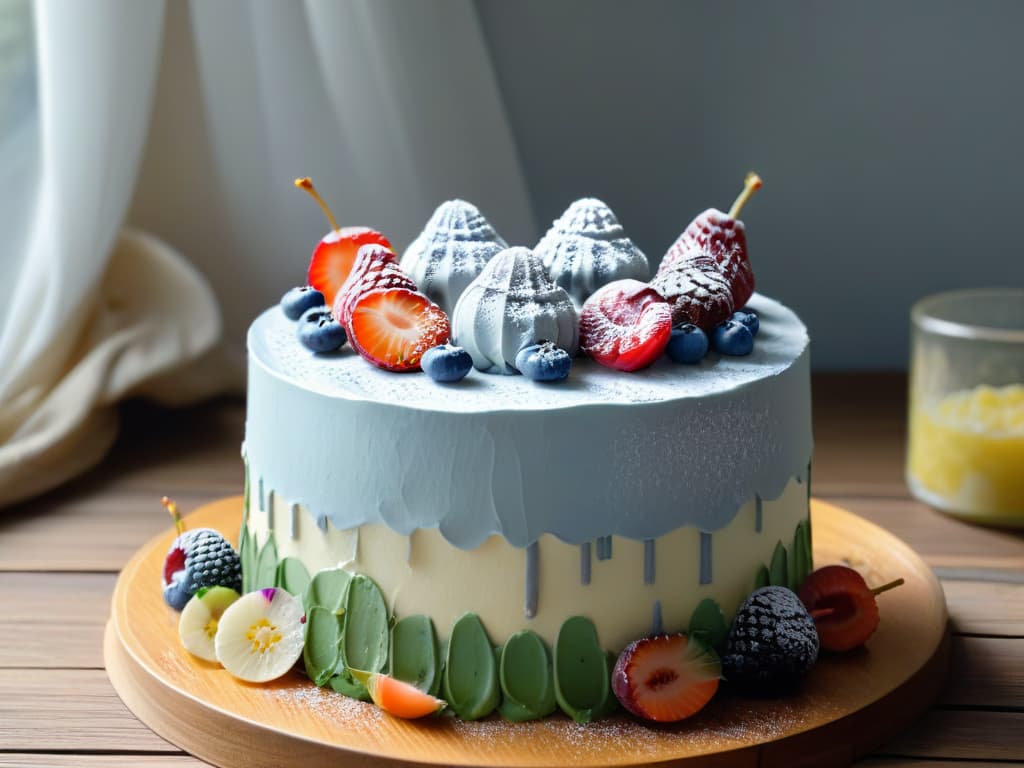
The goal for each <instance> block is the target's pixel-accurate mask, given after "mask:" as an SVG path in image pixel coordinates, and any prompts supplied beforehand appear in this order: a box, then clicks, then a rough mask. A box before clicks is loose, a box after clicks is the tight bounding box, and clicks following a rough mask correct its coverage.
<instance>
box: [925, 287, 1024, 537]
mask: <svg viewBox="0 0 1024 768" xmlns="http://www.w3.org/2000/svg"><path fill="white" fill-rule="evenodd" d="M911 326H912V329H911V330H912V338H911V362H910V404H909V439H908V444H907V484H908V485H909V486H910V491H911V493H913V494H914V496H915V497H917V498H918V499H920V500H921V501H923V502H925V503H926V504H929V505H931V506H933V507H935V508H937V509H940V510H942V511H943V512H948V513H950V514H953V515H957V516H959V517H963V518H965V519H967V520H970V521H972V522H977V523H984V524H991V525H1003V526H1013V527H1024V289H1022V288H983V289H974V290H964V291H952V292H949V293H940V294H936V295H934V296H929V297H927V298H924V299H922V300H920V301H919V302H917V304H915V305H914V307H913V309H912V310H911Z"/></svg>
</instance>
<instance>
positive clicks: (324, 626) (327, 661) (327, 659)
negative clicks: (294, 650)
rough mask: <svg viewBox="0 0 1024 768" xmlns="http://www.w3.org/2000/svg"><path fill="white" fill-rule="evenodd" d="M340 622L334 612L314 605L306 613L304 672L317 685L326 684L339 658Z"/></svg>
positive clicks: (303, 654) (303, 652) (303, 655)
mask: <svg viewBox="0 0 1024 768" xmlns="http://www.w3.org/2000/svg"><path fill="white" fill-rule="evenodd" d="M340 642H341V622H340V621H339V620H338V616H337V614H335V613H332V612H331V611H329V610H327V609H326V608H321V607H320V606H314V607H313V609H312V610H311V611H309V613H307V614H306V646H305V648H303V651H302V659H303V662H304V663H305V665H306V674H307V675H308V676H309V679H310V680H312V681H313V682H314V683H316V684H317V685H326V684H327V682H328V681H329V680H330V679H331V677H333V675H334V672H335V670H337V668H338V662H339V661H340V660H341V649H340V648H339V644H340Z"/></svg>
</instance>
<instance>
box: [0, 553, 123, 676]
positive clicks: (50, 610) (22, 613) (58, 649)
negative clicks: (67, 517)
mask: <svg viewBox="0 0 1024 768" xmlns="http://www.w3.org/2000/svg"><path fill="white" fill-rule="evenodd" d="M115 581H116V578H115V576H114V574H111V573H0V595H9V596H11V597H12V598H13V597H14V596H15V595H16V596H17V599H16V600H15V599H10V600H9V601H8V604H7V606H6V607H7V615H6V616H5V617H4V622H5V624H7V625H8V626H11V627H17V628H18V631H17V632H0V667H34V668H38V669H60V668H62V667H89V668H93V669H102V668H103V628H104V626H105V625H106V623H107V617H108V616H109V615H110V594H111V592H112V591H113V589H114V582H115ZM27 637H28V638H36V639H37V640H41V639H43V638H45V642H42V641H38V642H25V638H27ZM45 674H47V673H44V672H40V675H45Z"/></svg>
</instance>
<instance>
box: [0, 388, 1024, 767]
mask: <svg viewBox="0 0 1024 768" xmlns="http://www.w3.org/2000/svg"><path fill="white" fill-rule="evenodd" d="M905 389H906V382H905V378H904V377H903V376H902V375H900V374H856V375H848V374H845V375H835V374H829V375H819V376H816V377H815V379H814V410H815V413H814V416H815V418H814V422H815V441H816V446H817V447H816V450H815V455H814V494H815V495H816V496H818V497H820V498H824V499H827V500H829V501H832V502H834V503H836V504H838V505H840V506H843V507H845V508H847V509H849V510H851V511H853V512H856V513H857V514H859V515H861V516H863V517H865V518H867V519H869V520H872V521H874V522H875V523H878V524H879V525H881V526H883V527H885V528H887V529H889V530H891V531H893V532H894V533H895V534H896V535H898V536H899V537H900V538H902V539H904V540H905V541H907V542H908V543H909V544H910V545H911V546H913V547H914V549H916V550H917V552H918V553H919V554H920V555H921V556H922V557H923V558H924V559H925V560H926V561H927V562H928V564H929V565H931V566H932V567H933V568H934V569H935V571H936V572H937V574H938V575H939V576H940V578H941V579H942V583H943V587H944V589H945V591H946V599H947V601H948V604H949V612H950V615H951V620H952V630H953V633H954V635H953V665H954V669H953V673H952V676H951V682H950V685H949V687H948V690H947V691H946V693H945V694H944V695H943V697H942V698H941V699H940V701H939V703H938V704H937V705H936V706H935V707H934V708H933V709H932V710H931V711H930V712H929V713H928V714H927V715H926V716H925V717H924V718H923V719H922V720H921V721H920V722H919V723H918V724H917V725H916V726H915V727H913V728H912V729H911V730H910V731H908V732H907V733H905V734H904V735H903V736H902V737H900V738H898V739H897V740H896V741H894V742H892V743H890V744H888V745H886V746H885V747H883V748H882V749H881V750H879V752H878V753H877V754H876V755H874V756H872V757H870V758H868V759H865V760H863V761H861V762H860V763H859V764H858V765H859V766H860V767H861V768H869V767H870V768H883V767H885V768H887V767H888V766H906V767H907V768H948V767H949V766H951V765H970V766H974V767H975V768H985V767H986V766H991V767H993V768H994V766H997V765H998V766H1005V765H1006V764H1007V763H1013V762H1015V761H1020V762H1022V763H1024V535H1022V534H1021V533H1011V532H1000V531H993V530H987V529H983V528H975V527H972V526H969V525H965V524H963V523H959V522H956V521H954V520H951V519H949V518H947V517H944V516H942V515H939V514H938V513H936V512H933V511H932V510H930V509H928V508H927V507H925V506H923V505H921V504H919V503H917V502H915V501H913V500H912V499H911V498H910V497H909V495H908V493H907V489H906V486H905V485H904V482H903V450H904V420H905ZM123 412H124V429H123V434H122V436H121V438H120V439H119V441H118V444H117V446H116V447H115V449H114V451H113V453H112V454H111V455H110V457H109V459H108V460H107V461H106V462H105V463H104V465H103V466H101V467H100V468H98V469H96V470H95V471H93V472H91V473H90V474H88V475H87V476H85V477H84V478H82V479H80V480H78V481H76V482H74V483H72V484H70V485H68V486H67V487H65V488H63V489H61V490H59V491H56V492H54V493H52V494H49V495H47V496H45V497H43V498H41V499H38V500H35V501H33V502H31V503H29V504H25V505H22V506H20V507H18V508H15V509H8V510H4V511H2V512H0V595H3V597H2V599H0V606H2V608H3V614H4V615H3V619H4V629H3V631H2V632H0V766H12V765H16V766H86V767H88V766H111V767H112V768H119V767H121V766H133V767H138V768H186V767H188V766H201V765H203V763H201V762H200V761H198V760H196V759H194V758H192V757H189V756H188V755H186V754H184V753H182V752H181V751H180V750H178V749H177V748H175V747H174V746H172V745H171V744H168V743H167V742H165V741H164V740H163V739H161V738H160V737H158V736H156V735H155V734H153V733H152V732H151V731H150V730H149V729H148V728H146V727H145V726H144V725H142V724H141V723H140V722H139V721H137V720H136V719H135V718H134V717H133V716H132V715H131V713H130V712H128V710H127V709H126V708H125V707H124V705H123V704H122V703H121V701H120V699H118V698H117V696H116V694H115V693H114V691H113V689H112V688H111V686H110V683H109V682H108V680H107V676H106V673H105V672H104V670H103V659H102V636H103V627H104V625H105V623H106V621H107V617H108V615H109V613H110V606H109V600H110V594H111V591H112V589H113V586H114V580H115V578H116V575H117V571H118V569H119V568H120V567H121V566H122V564H123V563H124V562H125V561H126V560H127V559H128V557H129V556H130V555H131V554H132V553H133V552H134V551H135V550H136V549H138V547H139V546H140V545H141V544H143V543H144V542H145V541H146V540H148V539H149V538H150V537H151V536H153V535H155V534H156V533H158V532H160V531H162V530H166V527H167V526H168V525H169V521H168V518H167V516H166V514H165V513H164V511H163V510H162V508H161V507H160V504H159V499H160V496H161V495H163V494H168V495H172V496H174V497H175V498H176V499H177V500H178V502H179V505H180V506H181V508H182V509H183V510H184V511H189V510H191V509H193V508H195V507H196V506H198V505H200V504H203V503H205V502H207V501H210V500H213V499H216V498H220V497H223V496H229V495H233V494H237V493H239V492H240V489H241V488H242V463H241V459H240V458H239V444H240V442H241V439H242V432H243V425H244V420H245V408H244V404H243V403H242V402H240V401H236V400H221V401H217V402H214V403H210V404H207V405H203V406H201V407H198V408H194V409H192V410H188V411H182V412H166V411H161V410H158V409H156V408H153V407H151V406H147V405H145V404H141V403H130V404H128V405H126V406H125V407H124V411H123ZM1022 471H1024V468H1022Z"/></svg>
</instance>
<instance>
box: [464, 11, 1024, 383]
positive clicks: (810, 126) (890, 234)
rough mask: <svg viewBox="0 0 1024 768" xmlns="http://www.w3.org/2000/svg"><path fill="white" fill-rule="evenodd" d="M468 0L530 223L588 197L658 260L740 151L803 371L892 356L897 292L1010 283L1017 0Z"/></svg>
mask: <svg viewBox="0 0 1024 768" xmlns="http://www.w3.org/2000/svg"><path fill="white" fill-rule="evenodd" d="M477 5H478V10H479V14H480V18H481V22H482V25H483V28H484V32H485V35H486V37H487V39H488V42H489V44H490V47H491V51H492V55H493V57H494V64H495V69H496V71H497V73H498V77H499V81H500V84H501V88H502V91H503V96H504V99H505V104H506V108H507V110H508V112H509V118H510V120H511V123H512V127H513V129H514V132H515V135H516V139H517V142H518V148H519V151H520V153H521V156H522V162H523V164H524V166H525V169H526V175H527V179H528V182H529V185H530V192H531V194H532V197H533V201H534V204H535V207H536V213H537V218H538V221H540V222H541V224H542V225H546V224H547V222H549V221H550V220H551V219H553V218H555V217H556V216H557V215H558V214H559V213H560V212H561V211H562V209H564V208H565V206H566V205H567V204H568V203H569V202H570V201H572V200H573V199H575V198H577V197H581V196H583V195H596V196H598V197H601V198H603V199H604V200H605V201H606V202H607V203H609V204H610V205H611V206H612V208H613V209H614V210H615V211H616V212H617V214H618V215H619V218H620V220H621V221H622V222H623V224H624V226H625V227H626V229H627V231H628V232H629V233H630V234H631V236H632V237H633V239H634V240H636V241H637V243H638V244H639V245H640V246H641V247H642V248H643V249H644V250H645V252H646V253H647V254H648V256H649V257H651V258H653V259H654V260H658V259H660V257H661V254H663V253H664V251H665V249H666V248H667V246H668V245H669V244H670V243H671V242H672V241H673V240H674V239H675V237H676V236H677V235H678V234H679V232H680V231H682V229H683V228H684V227H685V226H686V224H687V223H688V222H689V220H690V219H691V218H692V217H693V216H694V215H695V214H696V213H698V212H700V211H702V210H704V209H705V208H708V207H712V206H713V207H718V208H722V209H728V206H729V205H730V204H731V202H732V200H733V198H734V197H735V196H736V194H737V192H738V191H739V188H740V186H741V183H742V178H743V175H744V173H745V172H746V171H747V170H749V169H756V170H757V171H758V172H759V173H760V174H761V175H762V177H763V178H764V179H765V188H764V189H763V190H762V191H761V192H759V193H758V195H757V196H756V197H755V199H754V200H753V201H752V202H751V203H750V205H749V206H748V208H747V209H746V210H745V212H744V215H743V219H744V221H745V222H746V224H747V234H748V240H749V242H750V246H751V254H752V261H753V265H754V268H755V271H756V275H757V280H758V288H759V290H761V291H762V292H764V293H767V294H769V295H771V296H774V297H776V298H778V299H781V300H782V301H783V302H785V303H786V304H788V305H790V306H792V307H793V308H794V309H796V310H797V311H798V312H799V313H800V315H801V316H802V317H803V319H804V321H805V322H806V323H807V325H808V327H809V329H810V332H811V336H812V339H813V358H812V359H813V361H814V364H815V367H816V368H819V369H821V368H903V367H905V366H906V361H907V351H908V338H909V334H908V312H909V308H910V305H911V303H912V302H913V301H914V300H915V299H917V298H919V297H921V296H924V295H926V294H928V293H931V292H934V291H939V290H944V289H950V288H957V287H967V286H978V285H1004V284H1014V285H1024V248H1022V245H1021V243H1020V239H1019V238H1020V234H1019V233H1018V228H1017V226H1016V223H1017V220H1018V218H1019V216H1020V215H1021V210H1022V208H1024V192H1022V188H1024V151H1022V142H1024V100H1022V92H1024V45H1022V44H1021V41H1020V37H1021V34H1022V32H1024V3H1022V2H1011V1H1010V0H1006V1H1005V2H994V1H986V2H972V3H969V2H949V1H948V0H942V1H940V0H914V1H910V0H905V1H903V2H882V1H880V0H871V1H870V2H857V3H838V2H829V3H826V2H810V1H809V0H807V1H801V2H795V1H791V2H771V3H755V2H710V1H709V0H705V1H702V2H670V1H668V0H660V1H656V0H641V1H634V2H621V0H620V1H618V2H616V1H614V0H588V1H587V2H552V1H551V0H518V1H517V2H507V1H503V0H477ZM496 183H500V182H496Z"/></svg>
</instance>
